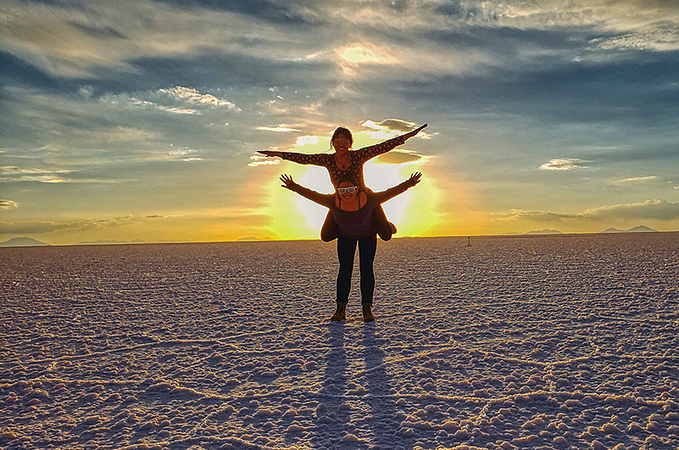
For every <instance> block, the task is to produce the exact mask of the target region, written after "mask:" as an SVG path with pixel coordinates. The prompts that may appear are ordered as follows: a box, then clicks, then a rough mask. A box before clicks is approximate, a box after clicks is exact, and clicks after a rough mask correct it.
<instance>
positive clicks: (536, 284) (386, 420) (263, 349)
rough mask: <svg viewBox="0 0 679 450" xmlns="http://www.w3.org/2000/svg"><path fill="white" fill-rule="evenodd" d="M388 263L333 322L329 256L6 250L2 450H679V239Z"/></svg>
mask: <svg viewBox="0 0 679 450" xmlns="http://www.w3.org/2000/svg"><path fill="white" fill-rule="evenodd" d="M375 269H376V274H377V289H376V299H375V308H374V310H375V314H376V316H377V321H376V322H375V323H372V324H364V323H363V322H362V320H361V319H360V299H359V298H358V292H359V289H358V285H357V281H358V280H357V279H355V280H354V281H355V282H356V283H354V286H353V290H352V296H351V301H350V304H349V307H348V316H349V319H350V320H349V321H348V322H346V323H344V324H330V323H329V322H328V321H327V319H328V317H329V316H330V314H331V313H332V312H333V311H334V305H333V302H334V280H335V275H336V270H337V262H336V255H335V247H334V245H329V244H323V243H320V242H270V243H225V244H181V245H171V244H165V245H142V246H95V247H89V246H88V247H48V248H23V249H18V248H7V249H0V284H1V285H2V291H3V292H2V297H3V299H2V302H1V303H0V331H1V332H0V344H1V346H0V447H3V448H12V449H13V448H35V447H38V448H46V447H52V448H137V449H142V448H144V449H153V448H158V449H160V448H171V449H187V448H192V449H200V448H203V449H210V448H387V449H393V448H402V449H412V448H432V449H433V448H455V447H458V448H485V449H513V448H557V449H561V448H564V449H567V448H568V449H583V448H592V449H598V448H601V449H606V448H615V449H617V450H620V449H623V448H625V449H638V448H648V449H656V448H657V449H677V448H679V350H678V349H679V338H678V337H677V330H678V329H679V306H678V305H679V293H678V287H679V286H678V284H679V283H678V281H677V280H679V234H677V233H653V234H638V235H588V236H568V235H567V236H544V237H522V238H516V237H511V238H510V237H503V238H492V237H488V238H474V239H472V246H471V247H467V239H466V238H461V239H457V238H427V239H394V240H392V241H390V242H389V243H382V242H380V244H379V250H378V253H377V259H376V262H375ZM355 274H356V275H358V270H355ZM355 278H358V277H357V276H355Z"/></svg>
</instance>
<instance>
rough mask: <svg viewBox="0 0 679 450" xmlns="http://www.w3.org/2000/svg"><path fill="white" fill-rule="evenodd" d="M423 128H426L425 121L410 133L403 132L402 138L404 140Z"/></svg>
mask: <svg viewBox="0 0 679 450" xmlns="http://www.w3.org/2000/svg"><path fill="white" fill-rule="evenodd" d="M425 128H427V124H426V123H425V124H424V125H422V126H421V127H419V128H418V129H416V130H413V131H411V132H410V133H406V134H404V135H403V139H404V140H406V139H410V138H411V137H413V136H415V135H416V134H417V133H419V132H420V131H422V130H423V129H425Z"/></svg>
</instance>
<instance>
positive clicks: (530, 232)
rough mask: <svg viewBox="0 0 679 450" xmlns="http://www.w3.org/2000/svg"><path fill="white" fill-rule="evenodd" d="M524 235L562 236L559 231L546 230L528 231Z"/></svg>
mask: <svg viewBox="0 0 679 450" xmlns="http://www.w3.org/2000/svg"><path fill="white" fill-rule="evenodd" d="M526 234H563V233H562V232H561V231H559V230H548V229H546V228H545V229H544V230H534V231H529V232H528V233H526Z"/></svg>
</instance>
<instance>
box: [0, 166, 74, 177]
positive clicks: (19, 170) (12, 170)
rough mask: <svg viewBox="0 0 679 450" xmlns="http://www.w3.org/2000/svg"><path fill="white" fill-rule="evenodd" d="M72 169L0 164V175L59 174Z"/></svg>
mask: <svg viewBox="0 0 679 450" xmlns="http://www.w3.org/2000/svg"><path fill="white" fill-rule="evenodd" d="M70 172H72V170H67V169H46V168H37V167H17V166H0V174H2V175H38V174H40V175H45V174H59V173H70Z"/></svg>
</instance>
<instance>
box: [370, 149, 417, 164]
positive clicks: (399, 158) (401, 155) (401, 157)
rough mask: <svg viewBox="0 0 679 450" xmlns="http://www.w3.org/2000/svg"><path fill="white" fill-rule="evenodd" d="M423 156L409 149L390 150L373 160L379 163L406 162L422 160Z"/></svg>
mask: <svg viewBox="0 0 679 450" xmlns="http://www.w3.org/2000/svg"><path fill="white" fill-rule="evenodd" d="M422 158H423V156H422V155H419V154H417V153H415V152H413V151H411V150H392V151H390V152H388V153H384V154H382V155H380V156H379V157H377V159H376V160H375V162H377V163H381V164H406V163H411V162H415V161H420V160H422Z"/></svg>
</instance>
